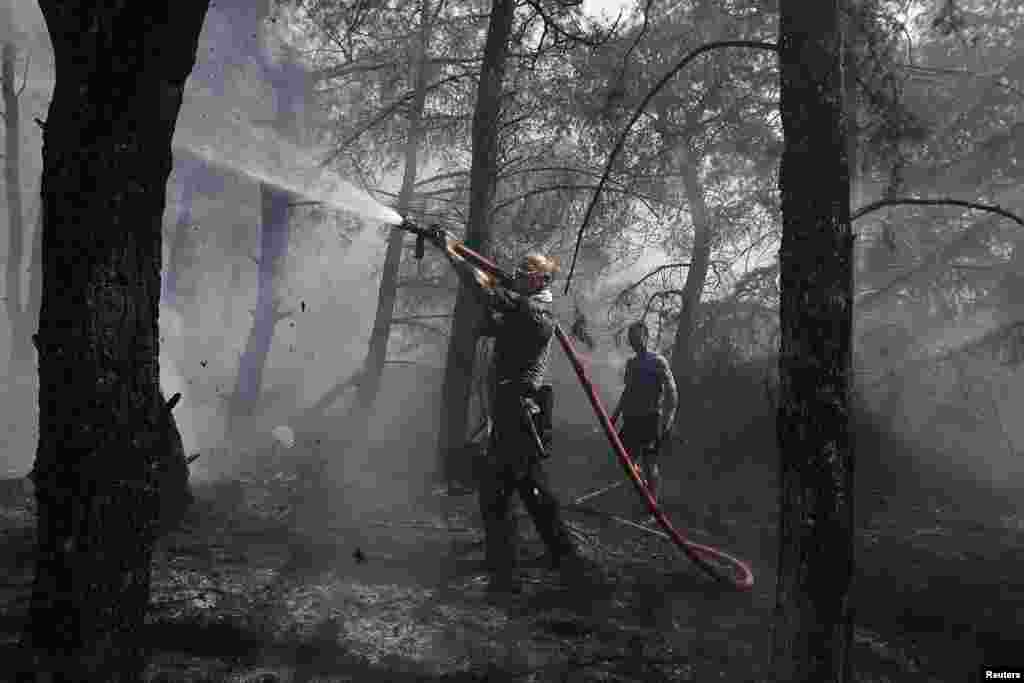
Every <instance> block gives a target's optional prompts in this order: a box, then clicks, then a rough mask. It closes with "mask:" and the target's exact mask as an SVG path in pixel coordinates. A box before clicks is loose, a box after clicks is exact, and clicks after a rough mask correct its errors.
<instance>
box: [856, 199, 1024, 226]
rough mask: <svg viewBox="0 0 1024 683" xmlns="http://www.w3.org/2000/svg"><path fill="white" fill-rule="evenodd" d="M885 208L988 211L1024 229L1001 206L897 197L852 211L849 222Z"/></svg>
mask: <svg viewBox="0 0 1024 683" xmlns="http://www.w3.org/2000/svg"><path fill="white" fill-rule="evenodd" d="M887 206H962V207H964V208H967V209H973V210H975V211H988V212H989V213H995V214H999V215H1000V216H1002V217H1003V218H1009V219H1010V220H1011V221H1013V222H1015V223H1017V224H1018V225H1020V226H1021V227H1024V220H1022V219H1021V218H1020V217H1019V216H1018V215H1017V214H1015V213H1013V212H1012V211H1007V210H1006V209H1004V208H1002V207H1001V206H996V205H994V204H979V203H977V202H968V201H964V200H962V199H913V198H902V199H901V198H899V197H894V198H891V199H879V200H878V201H876V202H871V203H870V204H868V205H866V206H863V207H861V208H859V209H857V210H856V211H854V212H853V213H852V214H851V215H850V221H851V222H853V221H855V220H857V219H858V218H863V217H864V216H866V215H868V214H869V213H872V212H873V211H877V210H879V209H884V208H885V207H887Z"/></svg>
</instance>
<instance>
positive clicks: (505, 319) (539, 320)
mask: <svg viewBox="0 0 1024 683" xmlns="http://www.w3.org/2000/svg"><path fill="white" fill-rule="evenodd" d="M449 239H450V238H449ZM452 245H453V242H451V241H448V242H447V243H446V248H445V251H446V253H447V256H448V258H449V260H451V262H452V264H453V266H455V269H456V271H457V272H458V273H459V275H460V277H461V278H462V279H463V280H464V281H465V282H466V283H467V284H468V285H470V286H471V287H472V289H473V290H474V291H475V292H476V293H477V295H478V296H479V298H480V299H481V300H482V303H483V304H484V305H485V316H484V324H483V327H482V328H481V330H480V333H481V335H482V336H485V337H494V340H495V341H494V355H493V369H492V373H493V382H494V384H493V396H492V399H493V401H494V403H493V409H492V415H493V420H494V423H493V430H492V433H491V440H490V447H489V448H488V449H487V457H486V461H485V466H484V467H483V468H482V469H483V472H482V477H481V481H480V491H479V495H480V512H481V516H482V517H483V522H484V532H485V535H486V538H485V555H486V559H485V564H486V568H487V571H488V573H489V574H490V582H489V586H488V587H489V590H490V591H494V592H502V593H518V592H520V591H521V590H522V585H521V581H520V577H519V574H518V566H517V565H518V557H517V549H516V540H517V537H518V532H517V529H516V520H515V517H514V516H513V515H512V510H511V509H510V508H511V505H510V504H511V496H512V494H513V493H518V494H519V497H520V499H521V500H522V501H523V504H524V505H525V507H526V510H527V511H528V512H529V514H530V516H531V518H532V519H533V523H534V525H535V526H536V527H537V532H538V534H539V535H540V537H541V538H542V539H543V540H544V543H545V545H546V546H547V551H548V559H549V561H550V562H551V565H552V567H553V568H556V569H559V570H561V571H562V573H563V576H565V577H566V578H569V577H572V576H576V575H578V574H579V572H580V571H582V570H584V569H585V568H586V565H585V561H584V560H583V559H582V558H581V557H580V555H579V554H578V550H577V548H576V546H575V543H574V542H573V540H572V538H571V537H570V535H569V532H568V529H567V528H566V526H565V523H564V522H563V521H562V518H561V514H560V512H559V502H558V500H557V498H556V497H555V495H554V493H553V492H552V490H551V487H550V484H549V482H548V479H547V476H546V473H545V471H544V468H543V466H542V464H541V463H542V460H543V459H544V458H545V457H546V456H547V455H548V449H550V442H549V441H548V440H547V439H545V438H543V436H544V435H543V434H541V433H539V432H538V426H539V425H540V424H542V423H543V422H544V421H545V419H546V420H547V422H548V424H550V401H548V402H547V403H548V406H547V411H548V414H547V415H546V416H544V415H541V416H539V417H541V419H540V420H538V419H536V418H537V417H538V416H537V412H538V411H539V410H541V406H540V405H539V404H542V403H544V402H545V401H543V400H542V399H541V397H542V396H543V395H544V390H545V385H544V377H545V374H546V372H547V365H548V358H549V356H550V349H551V338H552V336H553V335H554V329H555V322H554V318H553V316H552V313H551V306H552V300H553V297H552V292H551V287H550V285H551V280H552V278H553V276H554V273H555V270H556V268H557V266H556V264H555V262H554V261H553V260H552V259H549V258H548V257H546V256H544V255H542V254H536V253H534V254H529V255H527V256H526V257H525V258H523V260H522V261H521V262H520V264H519V265H518V267H517V268H516V270H515V273H514V284H513V285H512V287H510V288H506V287H503V286H499V285H498V284H497V283H496V282H495V281H494V279H493V278H492V277H491V276H489V275H488V274H486V273H483V272H482V271H480V270H478V269H476V268H475V267H473V266H472V265H471V264H469V263H468V262H466V261H465V260H464V259H463V258H462V257H461V256H460V255H459V254H458V252H457V251H456V250H455V249H453V248H452ZM546 389H547V391H548V392H550V387H546ZM547 395H548V396H550V393H548V394H547ZM545 442H547V443H545Z"/></svg>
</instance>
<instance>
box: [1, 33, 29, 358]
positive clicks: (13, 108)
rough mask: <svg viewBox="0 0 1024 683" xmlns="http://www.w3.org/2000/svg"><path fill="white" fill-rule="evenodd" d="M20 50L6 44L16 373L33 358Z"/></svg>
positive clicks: (10, 299) (10, 312) (10, 297)
mask: <svg viewBox="0 0 1024 683" xmlns="http://www.w3.org/2000/svg"><path fill="white" fill-rule="evenodd" d="M17 57H18V50H17V48H16V47H15V45H14V43H12V42H7V43H4V45H3V55H2V67H0V77H2V78H3V81H2V85H0V90H2V91H3V101H4V184H5V186H6V189H7V234H8V241H7V287H6V291H5V292H4V297H5V303H6V308H7V319H8V321H9V322H10V330H11V355H10V366H9V368H8V369H9V371H11V372H16V371H18V370H20V369H21V368H23V367H24V366H25V365H26V364H27V363H29V362H31V360H32V342H31V337H32V329H31V318H30V317H29V316H28V315H27V314H26V310H27V309H26V307H25V305H24V304H23V303H22V301H21V291H22V289H21V276H22V265H23V264H22V260H23V259H24V251H25V247H24V244H25V217H24V216H25V214H24V212H23V210H22V201H21V198H22V196H21V116H20V111H19V107H18V91H17V87H18V86H17V84H16V83H15V78H16V76H15V72H16V69H15V65H16V63H17Z"/></svg>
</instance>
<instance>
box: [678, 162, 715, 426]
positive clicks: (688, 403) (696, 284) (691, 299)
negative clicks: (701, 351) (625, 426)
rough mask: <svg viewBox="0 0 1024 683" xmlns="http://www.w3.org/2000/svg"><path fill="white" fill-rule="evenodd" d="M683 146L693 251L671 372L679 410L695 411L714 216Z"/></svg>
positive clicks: (681, 411)
mask: <svg viewBox="0 0 1024 683" xmlns="http://www.w3.org/2000/svg"><path fill="white" fill-rule="evenodd" d="M683 144H684V145H686V149H685V150H684V154H683V158H682V160H681V161H682V163H681V164H680V170H681V171H682V173H683V191H684V192H685V194H686V202H687V205H688V206H689V208H690V218H691V220H692V222H693V253H692V254H691V255H690V267H689V269H688V270H687V271H686V283H685V284H684V285H683V296H682V298H683V300H682V306H681V308H680V311H679V325H678V327H677V328H676V337H675V340H673V343H672V374H674V375H675V377H676V382H678V384H679V410H678V411H677V413H676V414H677V415H679V416H682V415H692V414H693V404H694V399H695V397H694V391H695V386H694V375H695V374H696V373H695V372H694V371H695V368H696V364H695V362H694V352H695V349H694V346H695V344H694V341H695V337H696V326H697V315H698V313H699V312H700V299H701V296H702V295H703V294H704V282H705V280H706V279H707V276H708V264H709V263H710V260H711V235H712V227H711V218H710V216H709V215H708V208H707V202H706V201H705V198H704V188H703V187H702V185H701V182H700V178H699V177H698V175H697V165H696V164H695V163H694V156H695V154H694V151H693V149H692V146H691V145H690V144H689V143H688V142H684V143H683Z"/></svg>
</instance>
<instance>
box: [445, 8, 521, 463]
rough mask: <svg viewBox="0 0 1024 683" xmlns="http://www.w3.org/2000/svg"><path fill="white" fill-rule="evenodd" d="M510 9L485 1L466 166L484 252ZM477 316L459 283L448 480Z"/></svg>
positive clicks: (473, 228) (448, 397)
mask: <svg viewBox="0 0 1024 683" xmlns="http://www.w3.org/2000/svg"><path fill="white" fill-rule="evenodd" d="M514 12H515V2H514V1H513V0H493V2H492V4H491V18H490V22H489V24H488V27H487V39H486V42H485V44H484V54H483V62H482V64H481V66H480V83H479V85H478V88H477V98H476V110H475V111H474V113H473V158H472V162H471V165H470V180H469V216H468V219H467V223H466V246H468V247H469V248H470V249H473V250H474V251H477V252H478V253H481V254H483V255H485V256H486V255H487V254H488V251H489V250H490V242H491V226H490V211H491V204H492V203H493V199H494V191H495V185H496V184H497V176H498V168H497V164H498V128H499V126H498V124H499V119H500V116H501V94H502V91H503V85H502V82H503V81H504V77H505V62H506V58H507V56H508V41H509V36H510V34H511V32H512V18H513V15H514ZM480 315H481V311H480V306H479V304H478V303H477V301H476V299H474V297H473V295H472V293H471V292H470V291H469V290H468V289H467V287H466V286H465V285H463V286H461V287H460V288H459V293H458V296H457V297H456V300H455V313H454V320H453V321H452V334H451V341H450V342H449V345H448V354H447V362H446V364H445V370H444V384H443V385H442V389H441V431H440V435H439V438H438V457H439V460H440V465H441V468H440V469H441V474H442V476H443V477H444V479H445V480H446V481H448V482H449V483H451V482H452V480H453V479H455V478H458V477H464V476H466V474H467V473H463V472H456V471H455V462H454V460H455V458H456V455H455V454H456V453H458V452H459V450H460V449H461V447H462V446H463V443H464V441H465V439H466V431H467V423H468V417H469V399H470V395H471V393H472V381H473V361H474V358H475V355H476V340H477V330H478V328H479V324H480Z"/></svg>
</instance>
